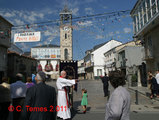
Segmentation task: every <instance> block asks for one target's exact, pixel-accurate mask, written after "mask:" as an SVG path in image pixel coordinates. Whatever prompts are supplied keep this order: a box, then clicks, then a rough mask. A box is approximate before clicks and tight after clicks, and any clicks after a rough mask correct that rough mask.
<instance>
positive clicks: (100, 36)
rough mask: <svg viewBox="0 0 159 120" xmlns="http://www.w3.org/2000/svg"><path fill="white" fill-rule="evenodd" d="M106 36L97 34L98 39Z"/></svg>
mask: <svg viewBox="0 0 159 120" xmlns="http://www.w3.org/2000/svg"><path fill="white" fill-rule="evenodd" d="M103 38H104V36H103V35H96V39H103Z"/></svg>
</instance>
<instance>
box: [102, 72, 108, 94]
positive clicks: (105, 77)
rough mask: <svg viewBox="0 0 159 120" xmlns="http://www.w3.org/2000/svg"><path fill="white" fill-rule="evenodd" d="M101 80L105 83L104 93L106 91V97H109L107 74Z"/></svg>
mask: <svg viewBox="0 0 159 120" xmlns="http://www.w3.org/2000/svg"><path fill="white" fill-rule="evenodd" d="M101 80H102V83H103V91H104V97H107V96H108V95H109V90H108V88H109V83H108V81H109V77H108V76H107V74H106V73H105V76H101Z"/></svg>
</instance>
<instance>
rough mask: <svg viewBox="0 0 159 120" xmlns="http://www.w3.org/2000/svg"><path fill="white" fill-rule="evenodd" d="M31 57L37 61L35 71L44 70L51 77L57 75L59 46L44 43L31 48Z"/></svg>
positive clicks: (55, 77) (54, 77) (53, 77)
mask: <svg viewBox="0 0 159 120" xmlns="http://www.w3.org/2000/svg"><path fill="white" fill-rule="evenodd" d="M31 57H33V58H35V59H37V60H38V61H39V63H38V70H37V71H40V70H42V71H44V72H45V73H46V74H47V75H49V76H50V77H51V78H52V79H57V77H59V64H60V46H58V45H44V46H37V47H34V48H31Z"/></svg>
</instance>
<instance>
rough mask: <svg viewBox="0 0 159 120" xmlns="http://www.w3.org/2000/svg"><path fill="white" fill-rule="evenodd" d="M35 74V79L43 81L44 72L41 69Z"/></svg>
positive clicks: (44, 77)
mask: <svg viewBox="0 0 159 120" xmlns="http://www.w3.org/2000/svg"><path fill="white" fill-rule="evenodd" d="M36 76H37V79H38V80H41V81H45V79H46V74H45V73H44V72H42V71H40V72H38V73H37V75H36Z"/></svg>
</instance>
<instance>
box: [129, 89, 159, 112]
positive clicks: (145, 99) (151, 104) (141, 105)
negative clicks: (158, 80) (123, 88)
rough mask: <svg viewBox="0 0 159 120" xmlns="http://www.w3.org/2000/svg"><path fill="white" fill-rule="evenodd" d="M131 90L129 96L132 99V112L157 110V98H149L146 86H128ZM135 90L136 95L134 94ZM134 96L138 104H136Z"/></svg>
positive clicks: (158, 105) (158, 103) (158, 107)
mask: <svg viewBox="0 0 159 120" xmlns="http://www.w3.org/2000/svg"><path fill="white" fill-rule="evenodd" d="M127 88H128V89H129V90H130V91H132V92H133V93H132V94H131V97H132V98H133V99H134V101H133V102H132V104H131V111H132V112H159V98H154V99H150V90H149V88H147V87H142V86H140V87H128V86H127ZM136 92H138V95H137V96H136ZM136 97H137V99H138V104H136Z"/></svg>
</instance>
